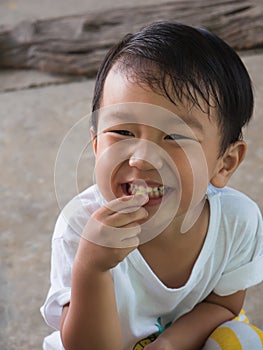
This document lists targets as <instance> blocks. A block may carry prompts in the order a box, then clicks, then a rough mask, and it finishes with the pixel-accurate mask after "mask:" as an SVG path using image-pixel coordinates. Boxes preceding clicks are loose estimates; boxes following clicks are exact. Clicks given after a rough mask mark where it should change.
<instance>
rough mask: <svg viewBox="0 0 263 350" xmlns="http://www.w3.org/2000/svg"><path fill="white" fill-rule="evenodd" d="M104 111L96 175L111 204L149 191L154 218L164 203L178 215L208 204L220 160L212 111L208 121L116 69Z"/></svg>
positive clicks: (108, 83) (108, 81) (195, 110)
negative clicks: (121, 198) (205, 199)
mask: <svg viewBox="0 0 263 350" xmlns="http://www.w3.org/2000/svg"><path fill="white" fill-rule="evenodd" d="M101 108H102V109H101V111H100V113H99V117H98V118H99V119H98V132H97V137H96V138H95V139H94V140H95V141H94V150H95V156H96V170H95V173H96V180H97V183H98V186H99V188H100V190H101V192H102V194H103V195H104V197H105V198H106V199H107V200H112V199H114V198H116V197H123V196H127V195H131V194H136V193H137V192H143V191H144V192H147V193H148V195H149V198H150V199H149V202H148V203H147V204H146V205H145V208H146V209H147V210H148V212H149V214H150V215H149V216H152V215H153V214H154V213H156V210H157V209H158V208H159V207H160V204H161V203H164V206H163V208H164V210H165V212H167V208H172V212H173V215H176V216H178V217H179V216H182V215H184V214H185V213H186V211H187V210H188V209H189V207H191V208H193V207H195V206H196V205H198V204H199V203H201V202H202V201H203V199H204V197H205V193H206V190H207V185H208V183H209V182H210V180H211V178H212V177H213V176H214V174H215V173H216V171H217V168H218V161H219V160H218V154H219V147H220V132H219V127H218V125H217V122H216V116H215V115H213V111H212V112H211V114H210V117H208V115H207V114H206V113H204V112H202V111H201V110H200V109H199V108H196V107H194V106H190V105H189V104H187V103H185V105H183V104H179V105H178V106H176V105H174V104H173V103H172V102H170V101H169V100H168V99H167V98H165V97H163V96H161V95H159V94H157V93H154V92H153V91H151V90H150V89H149V88H148V87H146V86H145V87H143V86H142V85H141V86H140V85H139V84H137V83H134V82H132V81H131V80H130V81H129V80H128V79H127V78H126V77H125V75H123V74H122V73H121V72H119V71H118V70H114V69H112V70H111V71H110V72H109V74H108V76H107V79H106V81H105V86H104V91H103V98H102V102H101ZM204 110H205V108H204ZM139 186H141V187H139ZM165 203H166V204H165ZM162 205H163V204H162ZM175 212H176V213H175Z"/></svg>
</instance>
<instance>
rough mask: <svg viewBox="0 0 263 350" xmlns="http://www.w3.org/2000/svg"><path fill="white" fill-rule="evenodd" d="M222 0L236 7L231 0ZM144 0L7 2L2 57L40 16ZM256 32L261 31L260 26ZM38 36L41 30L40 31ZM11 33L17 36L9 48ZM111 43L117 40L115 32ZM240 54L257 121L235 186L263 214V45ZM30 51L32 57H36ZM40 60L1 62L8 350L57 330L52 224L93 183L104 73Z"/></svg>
mask: <svg viewBox="0 0 263 350" xmlns="http://www.w3.org/2000/svg"><path fill="white" fill-rule="evenodd" d="M165 3H166V2H165V1H161V0H144V2H143V4H144V5H150V9H151V11H150V12H149V13H151V16H152V13H153V12H152V11H154V10H155V8H156V14H155V18H156V19H158V18H159V17H158V16H159V13H160V6H161V5H162V4H164V5H165ZM174 3H178V6H179V5H180V6H181V7H180V8H181V9H182V4H184V6H185V7H187V6H192V2H191V0H189V1H183V2H180V1H174V2H173V4H174ZM199 3H201V2H199ZM206 3H208V0H207V1H206ZM224 3H225V6H228V2H227V1H224ZM232 3H233V2H232ZM140 4H141V2H140V1H139V0H136V1H132V2H131V1H130V0H129V1H128V0H115V1H114V2H113V1H109V0H102V1H95V0H74V1H73V0H70V1H63V0H52V1H51V0H44V1H38V0H20V1H15V0H14V1H6V0H2V1H1V2H0V57H1V55H2V62H3V61H4V60H3V57H4V55H5V53H6V47H7V46H8V45H9V44H10V43H11V46H12V45H13V46H12V47H14V50H13V53H12V55H13V58H14V61H15V60H16V58H19V57H20V56H21V52H22V51H21V47H20V49H16V46H15V45H16V40H18V39H17V38H18V37H19V38H20V36H21V35H22V36H23V35H25V37H27V38H28V37H29V39H23V40H24V42H25V43H26V41H30V40H31V39H30V38H32V31H31V29H30V30H26V34H23V33H22V32H21V29H19V30H17V31H16V32H14V31H13V29H14V27H15V26H16V25H17V24H19V23H20V22H21V21H27V22H28V23H36V21H37V20H40V19H42V20H44V21H45V20H47V19H51V18H56V17H63V16H72V15H81V14H91V15H89V18H93V17H92V13H96V14H97V15H96V16H95V15H94V18H95V20H94V21H96V20H98V18H101V17H102V18H104V19H105V18H106V19H107V14H108V13H109V14H111V15H112V14H113V13H115V14H116V13H117V14H118V16H119V18H124V20H125V16H126V15H127V14H128V13H129V11H135V12H134V13H137V14H138V16H140V14H141V15H142V16H144V15H145V9H144V10H142V11H140V8H139V7H140V6H141V5H140ZM222 6H223V7H222ZM119 8H122V9H121V11H120V10H119ZM132 8H133V10H131V9H132ZM134 8H135V10H134ZM165 8H166V7H165V6H164V7H163V9H165ZM223 10H224V5H221V6H220V9H218V11H219V12H220V11H223ZM147 11H148V10H147ZM219 12H218V13H219ZM98 15H99V17H98ZM261 15H262V14H261ZM136 18H137V20H135V17H134V21H135V22H136V21H137V22H138V18H139V17H136ZM170 18H171V14H170ZM183 21H184V18H183V17H182V22H183ZM193 21H194V18H193ZM188 22H189V18H188ZM240 23H241V25H242V22H239V24H240ZM92 25H93V27H94V25H95V24H94V23H93V24H92ZM129 25H130V28H133V23H130V24H129V23H128V24H127V23H126V26H125V28H124V29H123V33H122V32H121V30H120V32H119V33H118V34H121V35H122V34H125V33H126V29H127V28H129ZM127 26H128V27H127ZM26 28H31V27H30V26H29V27H28V26H27V27H26ZM124 30H125V31H124ZM6 33H12V35H9V34H8V35H7V34H6ZM14 33H15V34H14ZM21 33H22V34H21ZM109 33H111V32H109ZM257 33H258V34H257V35H258V36H260V35H261V36H262V32H260V31H259V32H257ZM37 34H38V32H37V30H35V31H34V35H37ZM60 34H61V33H60ZM113 34H114V32H113ZM61 35H63V34H61ZM110 35H111V34H109V36H110ZM114 35H115V34H114ZM6 38H9V39H8V40H9V41H8V43H9V44H8V45H7V44H6V43H5V40H6ZM110 39H111V40H113V41H116V40H117V38H115V37H112V38H110ZM261 39H262V38H261ZM87 40H88V39H87ZM107 40H109V38H108V39H107ZM240 40H241V39H240ZM58 45H59V42H58ZM51 51H52V50H51ZM239 53H240V55H241V58H242V60H243V62H244V63H245V65H246V66H247V68H248V71H249V73H250V75H251V77H252V80H253V84H254V90H255V96H256V106H255V113H254V118H253V121H252V123H251V125H250V126H249V128H248V129H247V130H246V139H247V143H248V146H249V149H248V154H247V158H246V160H245V161H244V163H243V164H242V165H241V167H240V170H239V171H238V172H237V173H236V174H235V175H234V177H233V179H232V180H231V185H232V186H233V187H235V188H237V189H240V190H241V191H243V192H245V193H246V194H248V195H249V196H250V197H251V198H253V199H254V200H255V201H257V203H258V204H259V206H260V208H261V210H263V139H262V132H263V76H262V66H263V50H262V47H261V46H260V45H258V47H256V48H255V49H249V50H240V52H239ZM25 57H26V58H25ZM25 57H24V59H25V60H26V59H28V57H29V56H28V55H27V56H26V55H25ZM38 57H39V56H38ZM41 57H42V56H41ZM41 62H42V61H41ZM41 62H40V63H39V61H38V66H35V67H34V66H33V65H32V66H30V65H29V66H28V67H27V69H25V68H20V69H19V67H16V69H14V68H12V67H5V68H3V67H2V69H1V58H0V123H1V124H0V125H1V127H0V150H1V157H0V169H1V173H0V178H1V182H0V193H1V204H0V245H1V250H0V259H1V260H0V261H1V271H0V349H1V350H17V349H21V350H25V349H30V350H39V349H41V344H42V339H43V337H44V336H45V335H47V334H48V333H50V332H51V329H49V328H48V327H47V326H46V325H45V323H44V321H43V320H42V318H41V315H40V312H39V308H40V306H41V305H42V304H43V302H44V299H45V297H46V294H47V291H48V288H49V270H50V241H51V235H52V233H53V228H54V224H55V221H56V218H57V215H58V214H59V212H60V210H61V208H62V207H63V206H64V205H65V204H66V203H67V201H68V200H70V199H71V198H72V196H74V195H76V194H77V193H78V192H79V191H81V190H82V189H84V188H85V187H87V186H88V185H90V184H91V183H92V181H93V156H92V149H91V145H90V142H89V122H88V117H89V113H90V106H91V99H92V94H93V86H94V73H95V70H96V69H94V68H93V70H91V72H89V73H87V74H72V72H71V73H70V74H68V73H67V72H66V71H64V73H63V74H62V73H61V71H62V70H63V69H62V67H61V69H59V65H61V63H60V64H58V66H57V67H56V69H57V72H55V70H56V69H53V72H52V73H51V72H49V71H48V68H50V66H49V63H45V64H44V63H43V62H42V63H43V64H42V65H41ZM90 64H91V65H92V63H90ZM65 66H66V65H65ZM41 67H42V71H41ZM51 68H52V67H51ZM51 68H50V70H52V69H51ZM43 70H44V71H43ZM262 295H263V286H262V284H261V285H259V286H256V287H253V288H251V290H249V292H248V297H247V301H246V310H247V313H248V316H249V318H250V320H251V322H253V323H254V324H255V325H257V326H258V327H261V328H263V313H262V305H263V302H262Z"/></svg>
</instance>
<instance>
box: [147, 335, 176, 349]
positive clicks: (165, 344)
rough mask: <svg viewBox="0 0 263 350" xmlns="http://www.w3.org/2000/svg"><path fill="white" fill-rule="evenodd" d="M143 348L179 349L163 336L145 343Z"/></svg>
mask: <svg viewBox="0 0 263 350" xmlns="http://www.w3.org/2000/svg"><path fill="white" fill-rule="evenodd" d="M144 350H179V348H178V347H177V346H176V345H175V344H171V343H170V342H169V341H168V340H167V339H166V338H165V337H164V336H159V337H158V338H157V339H156V340H155V341H154V342H152V343H151V344H149V345H147V346H146V347H145V348H144Z"/></svg>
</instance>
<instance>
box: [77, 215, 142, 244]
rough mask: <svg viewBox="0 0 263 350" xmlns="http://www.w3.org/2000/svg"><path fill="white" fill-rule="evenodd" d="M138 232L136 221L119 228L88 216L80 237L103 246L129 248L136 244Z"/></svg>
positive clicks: (138, 227) (139, 227)
mask: <svg viewBox="0 0 263 350" xmlns="http://www.w3.org/2000/svg"><path fill="white" fill-rule="evenodd" d="M140 232H141V226H140V225H138V224H136V223H132V224H128V225H127V226H126V227H121V228H119V227H113V226H109V225H105V224H102V223H101V222H99V221H97V220H96V219H95V218H94V217H90V219H89V221H88V223H87V225H86V226H85V228H84V230H83V232H82V237H83V238H85V239H87V240H89V241H90V242H93V243H96V244H98V245H101V246H104V247H111V248H130V247H136V246H138V244H139V238H138V236H139V234H140Z"/></svg>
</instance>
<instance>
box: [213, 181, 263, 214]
mask: <svg viewBox="0 0 263 350" xmlns="http://www.w3.org/2000/svg"><path fill="white" fill-rule="evenodd" d="M207 197H208V199H209V202H210V204H211V203H217V205H219V206H220V210H221V213H222V215H223V216H225V215H226V216H232V217H233V216H238V217H239V218H240V219H241V220H247V219H253V218H255V217H261V213H260V210H259V207H258V205H257V203H256V202H255V201H253V200H252V199H251V198H250V197H248V196H247V195H246V194H244V193H243V192H240V191H238V190H236V189H234V188H231V187H228V186H226V187H224V188H216V187H214V186H212V185H211V184H210V185H209V187H208V191H207ZM211 206H212V207H213V205H211Z"/></svg>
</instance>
